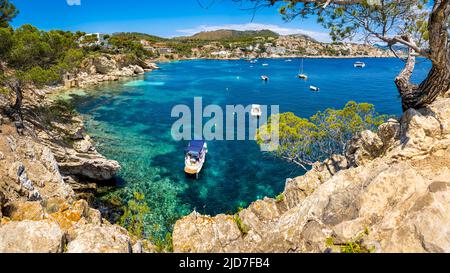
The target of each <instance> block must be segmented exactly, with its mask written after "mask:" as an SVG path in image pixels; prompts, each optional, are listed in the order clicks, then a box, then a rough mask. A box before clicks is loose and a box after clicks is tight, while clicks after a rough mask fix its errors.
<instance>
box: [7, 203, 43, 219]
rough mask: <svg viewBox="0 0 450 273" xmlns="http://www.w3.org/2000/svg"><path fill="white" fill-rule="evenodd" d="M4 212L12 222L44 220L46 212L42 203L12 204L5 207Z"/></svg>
mask: <svg viewBox="0 0 450 273" xmlns="http://www.w3.org/2000/svg"><path fill="white" fill-rule="evenodd" d="M3 212H4V215H5V216H7V217H9V218H10V219H11V220H12V221H24V220H32V221H39V220H42V219H44V210H43V208H42V206H41V204H40V202H17V201H16V202H10V203H8V204H6V205H5V207H4V209H3Z"/></svg>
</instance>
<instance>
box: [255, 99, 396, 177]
mask: <svg viewBox="0 0 450 273" xmlns="http://www.w3.org/2000/svg"><path fill="white" fill-rule="evenodd" d="M388 118H389V116H387V115H380V114H378V113H377V112H376V111H375V107H374V105H372V104H368V103H359V104H358V103H356V102H354V101H351V102H349V103H347V105H346V106H345V107H344V108H343V109H338V110H336V109H326V110H325V111H319V112H317V113H316V114H315V115H313V116H312V117H310V118H309V119H306V118H300V117H297V116H296V115H294V113H283V114H279V115H276V116H272V117H271V118H270V119H269V121H268V123H267V124H266V125H263V126H261V128H259V130H258V132H257V140H258V143H259V144H264V143H265V140H268V139H270V136H271V135H272V134H273V132H272V130H273V129H274V128H276V127H274V126H273V123H274V122H276V123H277V125H278V126H279V139H280V146H279V148H278V149H277V150H276V152H275V154H276V155H277V156H279V157H281V158H283V159H286V160H288V161H290V162H293V163H295V164H297V165H298V166H300V167H302V168H303V169H305V170H308V169H309V168H310V167H311V166H312V165H314V163H316V162H318V161H323V160H325V159H327V158H330V157H331V156H332V155H343V154H344V153H345V151H346V148H347V144H348V142H349V141H350V139H351V138H352V137H353V136H355V135H356V134H357V133H359V132H362V131H364V130H371V131H375V130H376V129H377V127H378V126H380V125H381V124H382V123H384V122H385V121H386V120H387V119H388Z"/></svg>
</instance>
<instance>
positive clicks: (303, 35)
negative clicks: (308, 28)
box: [288, 34, 319, 43]
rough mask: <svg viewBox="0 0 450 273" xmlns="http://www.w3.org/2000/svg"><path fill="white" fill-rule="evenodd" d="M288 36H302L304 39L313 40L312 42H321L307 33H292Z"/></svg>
mask: <svg viewBox="0 0 450 273" xmlns="http://www.w3.org/2000/svg"><path fill="white" fill-rule="evenodd" d="M288 36H291V37H298V38H302V39H304V40H308V41H312V42H315V43H319V41H317V40H316V39H314V38H312V37H311V36H308V35H306V34H291V35H288Z"/></svg>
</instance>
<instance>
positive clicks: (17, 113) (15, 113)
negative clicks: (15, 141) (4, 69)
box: [8, 79, 25, 134]
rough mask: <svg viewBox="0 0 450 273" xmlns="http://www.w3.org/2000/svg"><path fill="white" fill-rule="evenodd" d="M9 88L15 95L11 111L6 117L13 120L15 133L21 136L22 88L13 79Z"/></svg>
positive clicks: (22, 127)
mask: <svg viewBox="0 0 450 273" xmlns="http://www.w3.org/2000/svg"><path fill="white" fill-rule="evenodd" d="M9 87H10V88H11V89H12V91H13V92H14V93H15V94H16V102H15V104H14V106H13V107H12V109H10V111H8V112H9V113H8V115H9V116H10V117H11V118H12V119H13V120H14V124H15V126H16V129H17V132H18V133H19V134H22V133H23V130H24V128H25V126H24V124H23V117H22V101H23V93H22V86H21V84H20V82H19V81H18V80H17V79H15V80H12V82H10V83H9Z"/></svg>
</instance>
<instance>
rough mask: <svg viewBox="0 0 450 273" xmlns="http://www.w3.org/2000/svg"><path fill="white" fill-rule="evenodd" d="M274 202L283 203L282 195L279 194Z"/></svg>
mask: <svg viewBox="0 0 450 273" xmlns="http://www.w3.org/2000/svg"><path fill="white" fill-rule="evenodd" d="M275 201H277V202H278V203H280V202H283V201H284V194H283V193H281V194H279V195H278V196H277V197H276V198H275Z"/></svg>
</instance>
